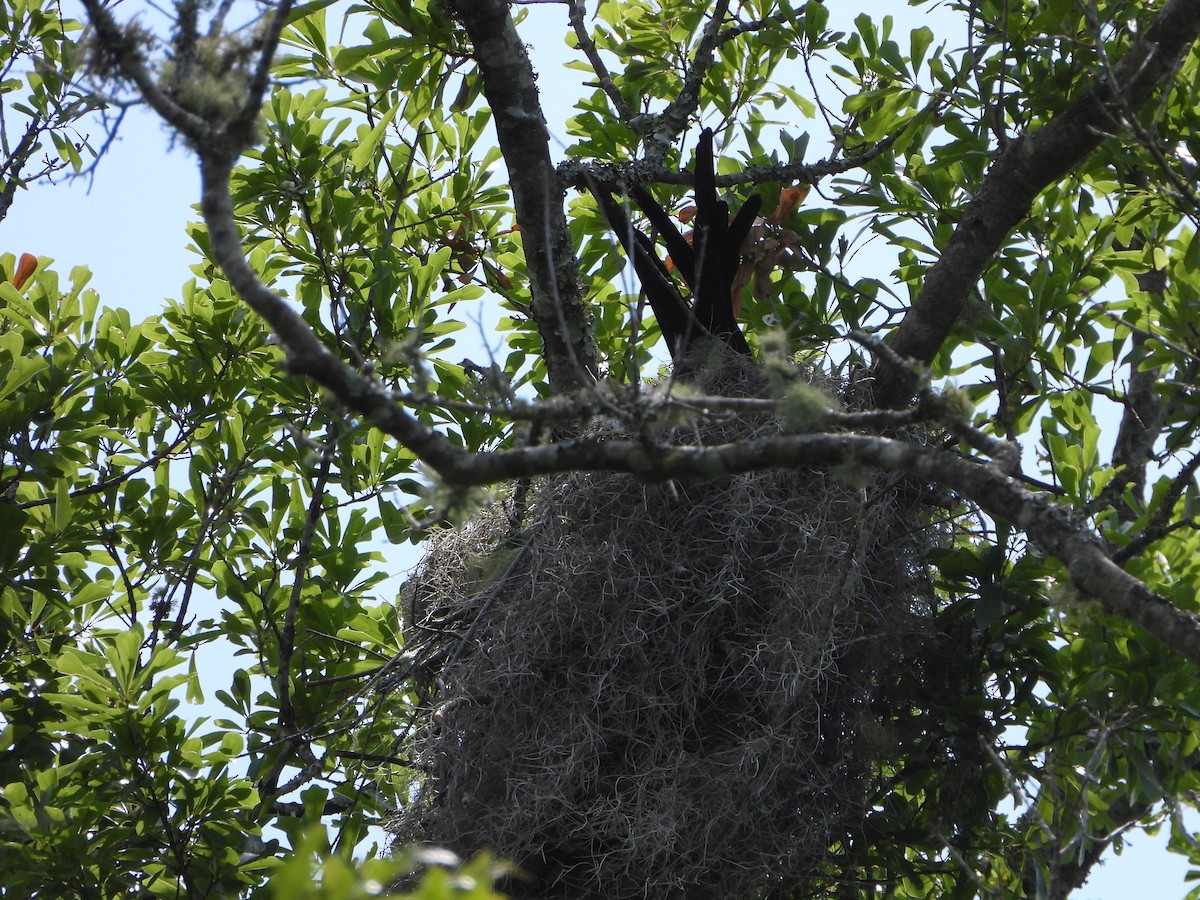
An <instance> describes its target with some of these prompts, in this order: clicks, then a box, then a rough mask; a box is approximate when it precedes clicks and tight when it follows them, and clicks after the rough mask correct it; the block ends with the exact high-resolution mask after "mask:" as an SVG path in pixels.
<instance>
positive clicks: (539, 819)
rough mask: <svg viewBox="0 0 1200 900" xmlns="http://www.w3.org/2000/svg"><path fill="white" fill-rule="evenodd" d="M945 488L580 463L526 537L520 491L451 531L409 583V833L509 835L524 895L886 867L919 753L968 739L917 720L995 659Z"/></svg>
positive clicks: (823, 875) (784, 878)
mask: <svg viewBox="0 0 1200 900" xmlns="http://www.w3.org/2000/svg"><path fill="white" fill-rule="evenodd" d="M725 387H726V388H728V387H729V385H728V384H726V385H725ZM764 387H765V383H764V382H763V380H762V376H761V375H759V374H757V373H753V372H752V373H743V376H742V377H741V380H740V381H739V382H738V384H737V385H735V388H736V389H739V390H741V391H742V392H744V393H751V394H754V393H761V392H762V391H763V390H764ZM779 428H780V426H779V425H778V423H776V422H775V421H774V420H773V419H772V418H770V417H759V418H758V419H757V420H747V419H745V418H740V419H736V420H732V421H717V422H706V423H701V424H693V425H689V426H686V427H676V428H675V429H674V430H672V431H671V432H670V433H669V439H670V440H671V441H674V442H677V443H694V442H700V443H708V444H711V443H718V442H725V441H729V440H733V439H737V438H746V437H752V436H754V435H756V434H763V433H769V432H773V431H778V430H779ZM921 496H922V491H921V486H920V485H914V484H913V483H912V482H911V481H909V480H906V479H899V478H895V477H890V476H886V475H871V474H866V475H865V477H861V476H860V478H859V480H858V481H857V482H856V483H849V480H848V479H847V478H846V474H845V473H835V472H831V471H825V470H795V471H767V472H759V473H751V474H744V475H736V476H731V477H723V478H718V479H713V480H710V481H703V482H686V483H662V484H646V483H641V482H639V481H637V480H636V479H634V478H632V477H630V476H628V475H623V474H613V473H603V472H601V473H580V474H571V475H565V476H561V477H555V478H548V479H546V480H544V481H542V482H540V483H537V484H535V485H534V486H533V488H532V490H531V491H530V494H529V508H528V511H529V515H528V517H527V519H526V522H527V523H528V524H527V525H526V527H524V528H523V529H520V530H514V529H513V527H512V525H511V522H510V521H509V516H508V515H506V513H505V511H504V510H503V509H502V508H500V507H499V506H496V507H493V508H491V509H489V510H485V511H483V512H481V513H480V514H479V515H477V516H476V517H475V518H474V519H473V520H472V521H470V522H468V523H467V524H466V525H465V526H463V527H461V528H458V529H455V530H451V531H447V532H445V533H444V534H442V535H441V536H440V537H438V538H437V539H436V540H435V542H434V544H433V547H432V549H431V550H430V552H429V555H428V556H427V558H426V559H425V561H424V563H423V564H422V566H421V567H420V569H419V570H418V571H417V573H416V574H415V576H414V577H413V578H412V580H411V582H410V584H409V586H408V589H407V590H408V595H407V598H406V599H407V603H408V604H409V611H408V613H409V618H410V622H409V642H410V650H413V649H414V648H413V645H421V647H420V649H421V656H422V657H423V658H426V659H430V660H432V661H433V662H432V663H430V665H429V666H428V667H427V669H426V670H425V671H424V672H423V673H419V677H418V695H419V696H420V698H421V702H422V703H423V706H424V709H425V719H424V723H423V725H422V727H421V728H420V731H419V735H418V738H417V741H416V748H415V755H416V759H417V760H418V761H419V764H420V766H421V768H422V769H423V770H424V771H425V773H426V774H425V778H424V780H423V782H422V784H421V786H420V789H419V791H418V792H417V794H416V795H415V797H414V800H413V802H412V804H411V806H410V807H409V808H408V809H406V810H405V811H404V812H403V813H402V814H401V816H400V817H399V819H398V820H397V822H396V823H395V826H394V831H395V834H396V837H397V840H398V841H399V842H403V843H410V842H429V843H436V844H441V845H445V846H449V847H451V848H453V849H455V850H458V851H460V852H463V853H467V854H470V853H473V852H475V851H477V850H480V849H485V848H486V849H490V850H491V851H492V852H494V853H495V854H497V855H499V856H501V857H504V858H507V859H510V860H514V861H515V862H516V863H517V864H518V865H519V866H521V867H522V868H523V869H525V870H526V872H527V873H528V877H527V879H526V880H523V881H521V880H518V881H514V882H513V883H512V884H511V885H509V886H508V887H507V888H506V889H507V890H509V891H510V892H511V893H512V894H514V895H519V896H531V897H547V898H548V897H571V898H576V897H589V896H594V897H604V898H625V897H653V898H659V897H676V896H678V897H685V896H686V897H692V896H711V897H749V896H792V895H795V896H804V897H812V896H818V895H821V894H823V893H824V892H826V891H830V892H832V891H833V890H834V889H835V885H837V884H839V883H841V884H842V885H843V886H844V885H845V880H846V879H850V878H856V877H857V875H856V873H860V872H861V871H863V867H870V866H878V856H877V855H876V854H875V851H874V850H873V849H872V844H873V843H874V839H873V837H872V836H871V833H870V832H871V822H872V816H873V815H875V814H876V812H877V811H878V810H879V809H880V804H881V802H882V800H881V798H882V797H883V796H884V795H885V794H886V793H887V790H888V784H889V781H888V780H889V778H892V777H894V775H895V771H896V770H897V761H898V760H901V759H904V758H907V757H910V756H912V755H915V754H916V753H918V752H919V753H921V754H922V755H923V756H924V757H926V758H928V759H930V760H934V761H935V764H936V760H938V759H942V760H947V759H951V758H952V757H953V756H954V750H953V749H952V748H948V747H945V746H941V745H938V744H937V740H938V739H936V738H935V737H931V735H930V732H929V731H927V730H926V729H925V728H923V727H914V725H913V723H914V722H915V721H917V720H918V719H919V718H920V717H922V716H924V717H933V718H938V717H940V715H941V712H940V711H939V710H937V709H934V708H933V706H935V705H936V702H937V701H931V700H930V699H929V697H928V696H922V695H927V694H929V693H931V692H932V693H933V694H934V695H935V696H936V695H941V694H946V693H947V692H949V693H950V694H953V692H955V691H958V693H959V694H961V693H962V690H961V685H957V684H952V682H954V681H956V680H962V679H963V678H966V679H967V681H971V680H972V679H973V678H974V677H975V674H974V673H975V672H976V666H975V664H974V662H973V661H974V660H975V658H976V657H977V652H976V650H975V649H973V648H972V646H971V642H970V641H969V640H963V639H962V638H963V636H962V634H961V633H959V632H957V631H956V630H955V628H952V627H950V625H948V623H947V622H946V621H945V617H944V616H942V615H940V614H939V613H938V611H937V608H936V603H935V601H934V598H933V592H932V588H931V585H930V580H929V578H928V577H927V574H926V571H925V563H924V557H925V555H926V553H927V551H928V550H929V549H930V547H932V546H935V545H938V544H940V543H942V542H943V541H944V534H943V533H942V532H940V531H939V530H938V529H937V528H934V527H931V525H930V521H931V515H930V511H929V509H928V508H927V507H926V506H925V505H924V504H923V502H922V500H921ZM963 673H966V674H965V675H964V674H963ZM931 742H932V743H931ZM889 773H890V774H889Z"/></svg>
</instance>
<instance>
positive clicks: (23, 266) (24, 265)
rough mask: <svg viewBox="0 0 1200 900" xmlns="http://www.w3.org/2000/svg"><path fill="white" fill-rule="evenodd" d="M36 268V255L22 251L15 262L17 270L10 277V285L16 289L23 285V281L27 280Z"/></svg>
mask: <svg viewBox="0 0 1200 900" xmlns="http://www.w3.org/2000/svg"><path fill="white" fill-rule="evenodd" d="M36 268H37V257H36V256H34V255H33V254H32V253H22V254H21V261H20V262H19V263H17V272H16V274H15V275H13V277H12V286H13V287H15V288H16V289H17V290H18V291H19V290H20V289H21V288H22V287H24V285H25V282H27V281H28V280H29V276H30V275H32V274H33V271H34V269H36Z"/></svg>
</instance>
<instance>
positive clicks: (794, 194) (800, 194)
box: [767, 184, 809, 225]
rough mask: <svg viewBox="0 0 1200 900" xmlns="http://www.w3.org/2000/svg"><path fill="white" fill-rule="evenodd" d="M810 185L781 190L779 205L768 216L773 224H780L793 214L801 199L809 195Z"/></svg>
mask: <svg viewBox="0 0 1200 900" xmlns="http://www.w3.org/2000/svg"><path fill="white" fill-rule="evenodd" d="M808 191H809V186H808V185H807V184H801V185H798V186H797V187H785V188H783V189H782V190H780V192H779V205H778V206H776V207H775V212H773V213H771V215H770V216H769V217H768V218H767V221H768V222H769V223H771V224H772V225H778V224H780V223H781V222H782V221H783V220H784V219H786V218H787V217H788V216H790V215H791V214H792V210H794V209H795V208H796V207H797V206H799V205H800V201H801V200H803V199H804V198H805V197H807V196H808Z"/></svg>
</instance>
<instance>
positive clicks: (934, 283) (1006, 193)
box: [876, 0, 1200, 406]
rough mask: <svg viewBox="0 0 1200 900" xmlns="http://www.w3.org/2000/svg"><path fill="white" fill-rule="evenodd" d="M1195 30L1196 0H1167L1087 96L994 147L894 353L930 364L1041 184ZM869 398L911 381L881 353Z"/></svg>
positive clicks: (1135, 98) (903, 393) (1156, 82)
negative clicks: (1004, 144) (989, 162)
mask: <svg viewBox="0 0 1200 900" xmlns="http://www.w3.org/2000/svg"><path fill="white" fill-rule="evenodd" d="M1197 35H1200V0H1170V2H1168V3H1167V4H1166V6H1165V7H1164V8H1163V10H1162V12H1160V13H1159V14H1158V16H1157V18H1156V19H1155V20H1154V23H1153V24H1152V25H1151V26H1150V28H1149V29H1148V30H1147V31H1146V33H1145V35H1144V36H1143V37H1141V38H1140V39H1139V40H1138V41H1137V42H1136V43H1135V44H1134V45H1133V46H1132V47H1131V48H1130V50H1129V52H1128V53H1127V54H1126V55H1125V57H1124V59H1122V60H1121V62H1120V63H1118V64H1117V66H1116V67H1115V69H1114V71H1113V76H1112V77H1111V78H1104V79H1102V80H1101V81H1100V82H1099V84H1097V85H1096V87H1094V88H1093V89H1092V90H1090V91H1089V92H1088V93H1087V94H1085V95H1084V96H1083V97H1081V98H1080V99H1079V100H1077V101H1075V103H1073V104H1071V106H1070V107H1069V108H1068V109H1067V110H1066V111H1064V112H1063V113H1061V114H1060V115H1058V116H1056V117H1054V118H1053V119H1052V120H1051V121H1050V122H1048V123H1047V124H1046V125H1044V126H1043V127H1042V128H1040V129H1038V130H1037V131H1035V132H1034V133H1032V134H1028V135H1024V136H1022V137H1019V138H1017V139H1016V140H1014V141H1013V142H1012V143H1010V144H1009V145H1008V147H1007V148H1006V149H1005V150H1004V151H1003V152H1002V153H1001V154H1000V156H999V157H998V158H997V160H996V163H995V165H993V166H992V169H991V171H990V172H988V174H987V177H986V178H984V180H983V184H982V185H981V186H980V189H979V191H978V192H977V193H976V194H975V196H974V198H973V199H972V200H971V202H970V203H969V204H967V208H966V210H965V211H964V213H963V217H962V221H961V222H959V224H958V227H956V228H955V230H954V234H953V235H952V236H951V238H950V242H949V244H948V245H947V246H946V249H945V251H944V252H943V253H942V255H941V257H940V258H939V259H938V261H937V262H936V263H934V264H933V266H931V267H930V269H929V271H928V272H927V273H926V275H925V283H924V285H923V286H922V288H921V292H920V293H919V294H918V295H917V299H916V301H915V302H914V303H913V305H912V308H911V309H910V310H909V311H908V313H907V314H906V315H905V317H904V319H903V320H902V321H901V323H900V325H899V326H898V327H897V329H896V331H895V332H894V334H893V335H892V338H891V341H890V343H891V345H892V348H893V349H894V350H895V351H896V352H897V353H898V354H899V355H900V356H901V357H905V358H908V359H914V360H917V361H918V362H921V363H923V364H926V365H928V364H929V363H930V362H932V361H933V358H934V357H935V356H936V355H937V353H938V351H939V349H940V348H941V346H942V344H943V343H944V342H945V340H946V338H947V337H948V336H949V334H950V331H951V329H952V328H953V327H954V324H955V322H957V321H958V317H959V315H960V314H961V313H962V310H963V307H964V306H965V305H966V301H967V298H968V297H969V296H970V292H971V291H972V290H973V289H974V287H975V285H976V282H977V281H978V280H979V278H980V277H981V276H982V274H983V272H984V270H985V269H986V268H987V266H988V265H989V264H990V263H991V261H992V259H993V258H994V257H995V255H996V252H997V251H998V250H999V249H1000V246H1001V244H1002V243H1003V241H1004V239H1005V238H1006V237H1007V236H1008V235H1009V233H1010V232H1011V231H1012V230H1013V228H1015V227H1016V226H1017V225H1018V224H1019V223H1020V222H1021V221H1022V220H1023V219H1024V218H1025V217H1026V216H1027V215H1028V214H1029V210H1030V208H1031V206H1032V205H1033V201H1034V199H1036V197H1037V196H1038V194H1040V193H1041V192H1042V191H1043V190H1045V188H1047V187H1048V186H1050V185H1051V184H1053V183H1055V182H1056V181H1058V180H1059V179H1061V178H1062V177H1064V176H1065V175H1067V174H1068V173H1069V172H1071V171H1072V170H1073V169H1074V168H1076V167H1077V166H1079V165H1080V164H1081V163H1082V162H1083V161H1084V160H1085V159H1086V158H1087V157H1088V155H1089V154H1091V152H1092V151H1093V150H1095V149H1096V148H1097V147H1098V146H1100V144H1101V142H1102V141H1103V140H1104V139H1105V137H1106V136H1108V134H1109V133H1110V132H1111V131H1112V130H1113V127H1114V123H1118V122H1120V121H1122V119H1123V118H1124V116H1123V110H1125V109H1126V108H1129V109H1138V108H1140V107H1141V106H1142V104H1144V103H1145V102H1146V100H1147V99H1149V97H1150V95H1151V94H1152V93H1153V92H1154V90H1155V89H1156V88H1158V87H1159V86H1160V85H1161V84H1162V83H1163V82H1164V81H1165V80H1166V79H1167V78H1168V77H1169V76H1170V75H1171V73H1172V72H1174V71H1175V67H1176V65H1177V63H1178V60H1179V59H1180V57H1181V56H1182V55H1183V54H1184V53H1185V52H1186V51H1187V49H1188V48H1189V47H1190V46H1191V45H1192V44H1193V43H1194V42H1195V40H1196V37H1197ZM878 368H880V369H881V373H880V377H878V378H877V380H876V383H877V388H876V399H877V400H878V401H879V402H881V403H882V404H884V405H889V406H897V405H904V404H906V403H907V402H908V399H909V398H910V397H911V396H912V394H913V392H914V387H915V385H914V384H913V382H912V379H911V378H910V377H909V376H908V375H907V374H906V373H905V371H904V370H898V369H896V368H895V367H893V366H890V365H889V364H888V363H887V362H886V361H883V360H881V361H880V364H879V367H878Z"/></svg>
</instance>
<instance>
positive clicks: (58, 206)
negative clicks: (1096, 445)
mask: <svg viewBox="0 0 1200 900" xmlns="http://www.w3.org/2000/svg"><path fill="white" fill-rule="evenodd" d="M830 6H831V8H833V9H834V19H835V23H837V27H840V28H848V27H849V25H850V20H851V19H852V18H853V16H854V15H855V14H858V13H859V12H868V13H872V14H875V13H881V12H883V11H888V12H890V13H891V14H893V15H894V16H895V17H896V19H897V24H896V31H897V32H898V33H899V34H905V33H907V31H908V30H909V29H911V28H914V27H917V26H919V25H922V24H928V25H930V27H934V28H935V30H936V29H939V28H942V27H946V26H945V24H944V23H946V22H953V21H956V17H954V16H952V15H947V16H945V17H938V16H934V17H930V16H927V15H925V13H924V12H920V13H918V12H914V11H912V10H910V9H909V8H908V7H907V6H906V5H904V4H902V3H897V2H882V0H877V2H866V3H858V4H853V6H852V8H850V9H847V8H846V6H844V5H841V4H832V3H831V4H830ZM527 10H528V12H529V18H528V19H527V21H526V22H525V23H524V25H523V26H522V32H523V34H524V36H525V38H526V40H527V41H528V42H529V43H530V45H531V52H532V54H533V56H534V58H535V60H536V64H537V66H538V68H539V70H540V71H541V73H542V78H541V80H540V85H541V87H542V90H543V95H544V101H545V104H546V109H547V118H548V120H549V122H550V128H551V132H552V133H553V134H555V135H557V136H558V137H559V139H560V140H561V141H562V143H564V144H565V143H567V141H566V138H565V128H564V122H565V120H566V117H567V115H569V110H570V107H571V104H572V103H573V102H574V100H575V99H576V97H578V96H579V93H580V91H581V88H580V87H579V82H580V81H581V80H582V77H581V73H578V72H571V71H567V70H565V69H562V68H561V63H562V62H563V61H564V60H565V59H566V58H567V50H566V46H565V42H564V35H565V33H566V29H567V24H566V7H565V6H563V5H561V4H536V5H532V6H529V7H527ZM151 15H153V14H151ZM839 20H840V21H839ZM961 35H962V32H961V30H960V28H956V29H955V30H954V31H947V32H946V33H945V34H939V41H940V40H942V39H945V40H947V41H948V42H949V44H950V46H951V47H952V48H953V47H955V46H958V45H959V42H960V39H961ZM90 137H91V139H92V140H93V142H99V141H100V140H102V135H101V134H100V133H99V129H95V130H93V132H92V134H91V135H90ZM554 152H555V153H556V155H561V145H560V147H558V148H556V149H555V151H554ZM810 152H812V151H810ZM88 187H89V185H88V183H86V182H84V181H82V180H78V181H74V182H71V181H69V180H66V179H60V183H58V184H55V185H39V186H36V187H34V188H33V189H31V190H29V191H28V192H21V193H19V194H18V196H17V198H16V201H15V203H14V205H13V208H12V210H11V212H10V214H9V216H8V218H7V219H6V220H5V221H4V222H3V223H0V251H6V252H11V253H15V254H18V255H19V254H20V253H22V252H30V253H34V254H35V255H38V256H48V257H53V258H54V260H55V262H54V266H55V268H56V269H57V270H58V271H59V272H60V273H61V274H63V275H65V274H66V273H68V272H69V271H70V270H71V268H73V267H74V266H77V265H85V266H88V267H89V268H90V269H91V270H92V272H93V280H92V283H91V286H92V287H93V288H95V289H96V290H97V291H98V292H99V294H100V298H101V302H102V303H103V304H105V305H107V306H114V307H116V306H120V307H125V308H128V309H129V310H131V312H132V313H133V316H134V318H135V319H137V318H141V317H145V316H150V315H154V314H156V313H157V312H158V310H159V309H161V307H162V305H163V303H164V301H165V300H167V299H169V298H177V297H179V296H180V291H181V286H182V285H183V284H184V283H185V282H186V281H187V280H188V279H189V278H190V277H191V275H190V272H189V270H188V267H189V265H191V264H193V263H195V262H197V261H198V257H197V256H196V255H195V254H194V253H193V252H191V251H189V250H188V249H187V244H188V240H187V237H186V234H185V230H184V226H185V224H186V223H187V222H188V221H189V220H192V219H195V218H196V213H195V211H194V204H195V202H196V200H197V197H198V188H199V179H198V175H197V172H196V167H195V164H194V161H193V158H192V156H191V154H190V152H189V151H187V150H186V148H185V147H183V146H182V144H179V145H177V146H175V147H173V148H172V142H171V139H170V136H169V134H168V133H167V132H166V131H165V130H164V129H163V128H162V127H161V126H160V125H159V124H158V123H157V122H156V121H154V120H153V119H152V118H151V117H150V115H148V114H146V113H141V112H138V111H134V112H133V113H131V114H130V115H129V117H128V118H127V120H126V123H125V125H124V127H123V131H122V134H121V137H120V139H119V140H118V141H117V142H115V143H114V144H113V146H112V148H111V150H110V152H109V154H108V155H107V157H106V158H105V159H104V160H103V161H102V163H101V165H100V167H99V169H98V171H97V173H96V176H95V179H94V181H93V182H92V183H91V186H90V190H89V189H88ZM473 332H474V330H473V329H472V330H469V332H467V333H468V334H471V333H473ZM470 339H471V338H467V340H470ZM464 349H465V350H466V351H467V352H470V351H471V348H470V347H465V348H464ZM397 549H399V548H397ZM410 564H411V562H409V563H407V564H403V563H402V564H401V565H402V566H403V565H410ZM225 681H227V675H226V676H225ZM220 683H223V682H222V681H221V678H220V677H218V678H217V679H216V680H215V682H212V684H220ZM208 690H209V692H210V694H211V687H210V688H209V689H208ZM1163 842H1164V836H1161V835H1160V836H1159V837H1157V838H1155V837H1150V836H1146V835H1142V834H1134V835H1133V837H1132V839H1131V840H1130V842H1129V843H1130V846H1129V848H1128V849H1127V850H1126V851H1125V853H1124V854H1123V855H1122V856H1120V857H1114V856H1113V855H1112V854H1110V856H1109V859H1108V861H1107V862H1106V863H1105V865H1104V866H1103V867H1102V868H1100V869H1098V870H1096V872H1095V873H1094V875H1093V877H1092V879H1091V882H1090V884H1089V886H1087V887H1085V888H1084V889H1082V890H1081V891H1079V892H1078V893H1077V894H1076V895H1075V896H1076V897H1079V898H1084V900H1124V898H1129V897H1182V896H1183V895H1184V894H1185V893H1186V891H1187V886H1185V883H1184V876H1185V874H1186V872H1187V869H1188V866H1187V863H1186V861H1185V860H1183V859H1181V858H1179V857H1174V856H1171V855H1169V854H1167V853H1165V852H1164V851H1163V850H1162V849H1161V847H1162V844H1163Z"/></svg>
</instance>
